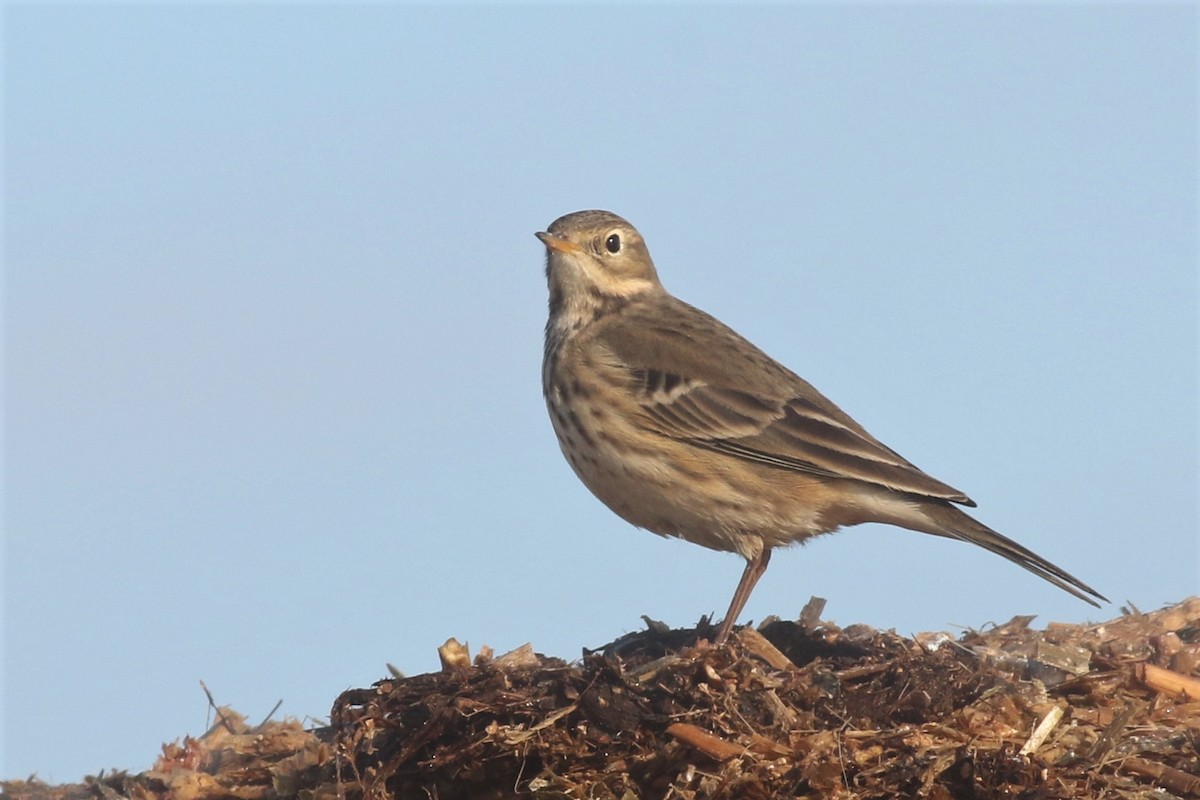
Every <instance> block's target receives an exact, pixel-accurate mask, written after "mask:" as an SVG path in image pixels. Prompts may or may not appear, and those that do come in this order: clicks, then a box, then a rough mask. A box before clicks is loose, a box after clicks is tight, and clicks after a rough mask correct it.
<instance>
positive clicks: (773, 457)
mask: <svg viewBox="0 0 1200 800" xmlns="http://www.w3.org/2000/svg"><path fill="white" fill-rule="evenodd" d="M537 237H538V238H539V239H541V240H542V242H543V243H544V244H545V245H546V280H547V282H548V283H549V286H550V318H549V321H548V322H547V323H546V349H545V355H544V359H543V362H542V391H543V393H544V394H545V397H546V406H547V408H548V409H549V411H550V419H551V421H552V422H553V424H554V432H555V434H557V436H558V443H559V445H560V446H561V447H562V451H563V454H564V455H565V456H566V457H567V461H569V462H570V464H571V466H572V467H573V468H574V470H575V474H576V475H578V476H579V479H580V480H582V481H583V483H584V485H586V486H587V487H588V489H590V490H591V491H592V493H593V494H595V495H596V497H598V498H600V500H601V501H603V502H604V504H605V505H607V506H608V507H609V508H611V509H612V510H613V511H615V512H616V513H617V514H619V515H620V516H621V517H623V518H624V519H625V520H627V521H628V522H631V523H633V524H634V525H636V526H638V527H640V528H646V529H647V530H650V531H653V532H654V533H657V534H660V535H662V536H678V537H680V538H683V539H686V540H688V541H689V542H695V543H696V544H700V545H703V546H705V547H709V548H712V549H714V550H726V551H730V552H734V553H738V554H740V555H741V556H742V557H743V558H745V559H746V569H745V571H744V572H743V573H742V579H741V581H740V582H739V583H738V586H737V591H736V592H734V595H733V601H732V602H731V603H730V604H729V612H728V613H727V614H726V615H725V619H724V620H723V621H722V623H721V627H720V629H719V631H718V633H717V637H716V643H717V644H720V643H722V642H724V641H725V639H726V637H727V636H728V635H729V632H730V630H731V629H732V627H733V624H734V622H735V621H736V619H737V617H738V615H739V614H740V613H741V611H742V607H743V606H744V605H745V604H746V600H747V599H748V598H749V597H750V592H751V591H752V590H753V589H754V585H755V583H757V582H758V579H759V578H760V577H761V576H762V574H763V572H765V571H766V568H767V562H768V561H769V560H770V558H771V550H772V548H775V547H780V546H783V545H789V544H794V543H796V542H803V541H805V540H807V539H810V538H812V537H814V536H818V535H820V534H822V533H830V532H832V531H836V530H837V529H839V528H841V527H844V526H847V525H858V524H859V523H863V522H886V523H889V524H891V525H899V526H900V527H902V528H908V529H910V530H914V531H920V532H921V533H930V534H933V535H935V536H945V537H947V538H950V539H961V540H962V541H964V542H972V543H974V544H977V545H979V546H980V547H983V548H985V549H987V550H990V551H991V552H993V553H996V554H998V555H1001V556H1004V557H1005V558H1007V559H1008V560H1010V561H1012V562H1014V563H1016V564H1019V565H1021V566H1022V567H1024V568H1025V569H1027V570H1029V571H1030V572H1032V573H1034V574H1035V575H1038V576H1040V577H1042V578H1044V579H1046V580H1047V581H1049V582H1050V583H1053V584H1054V585H1055V586H1058V587H1060V588H1062V589H1064V590H1066V591H1068V592H1070V593H1071V594H1073V595H1075V596H1076V597H1078V598H1080V599H1082V600H1084V601H1086V602H1088V603H1091V604H1092V605H1094V606H1097V607H1099V606H1098V605H1097V603H1096V602H1095V601H1094V600H1092V599H1091V598H1090V597H1088V595H1091V597H1095V598H1098V599H1101V600H1107V598H1105V597H1104V596H1103V595H1101V594H1100V593H1099V592H1097V591H1096V590H1095V589H1093V588H1092V587H1090V586H1088V585H1087V584H1086V583H1083V582H1082V581H1080V580H1078V579H1077V578H1075V577H1074V576H1072V575H1070V574H1068V573H1067V572H1065V571H1064V570H1062V569H1060V568H1059V567H1056V566H1055V565H1054V564H1051V563H1050V562H1049V561H1047V560H1046V559H1044V558H1042V557H1041V556H1039V555H1037V554H1036V553H1034V552H1032V551H1031V550H1028V549H1026V548H1025V547H1022V546H1021V545H1019V544H1017V543H1016V542H1014V541H1013V540H1011V539H1009V538H1007V537H1005V536H1002V535H1001V534H999V533H997V532H996V531H994V530H992V529H991V528H988V527H987V526H986V525H983V524H982V523H980V522H978V521H976V520H975V519H973V518H972V517H970V516H968V515H967V514H965V513H963V512H962V511H960V510H959V509H958V507H957V506H956V505H955V504H959V505H964V506H974V505H975V503H974V502H973V501H972V500H971V499H970V498H969V497H967V496H966V495H965V494H963V493H962V492H960V491H959V490H957V489H955V488H953V487H951V486H949V485H947V484H945V483H942V482H941V481H939V480H937V479H935V478H932V477H930V476H929V475H926V474H925V473H924V472H922V471H921V470H919V469H917V468H916V467H915V466H913V465H912V464H910V463H909V462H908V461H906V460H904V459H903V458H901V457H900V456H899V455H898V454H897V453H896V452H895V451H893V450H891V449H890V448H889V447H887V446H886V445H884V444H883V443H882V442H880V441H879V440H878V439H876V438H875V437H874V436H872V435H871V434H869V433H867V431H866V430H865V429H864V428H863V427H862V426H861V425H859V424H858V423H857V422H855V421H854V420H853V419H851V418H850V416H849V415H847V414H846V413H845V412H844V411H842V410H841V409H840V408H838V407H837V406H836V405H834V404H833V403H832V402H830V401H829V400H828V399H826V398H825V396H824V395H822V394H821V393H820V392H818V391H817V390H816V389H814V388H813V387H812V386H811V385H810V384H809V383H808V382H807V381H805V380H804V379H803V378H801V377H800V376H798V375H796V374H795V373H793V372H791V371H790V370H788V369H787V368H786V367H784V366H782V365H781V364H779V363H778V362H776V361H775V360H773V359H772V358H770V357H769V356H768V355H767V354H766V353H764V352H763V351H761V350H759V349H758V348H757V347H755V346H754V345H752V344H751V343H750V342H748V341H746V340H745V339H743V338H742V337H741V336H740V335H738V334H737V333H736V332H734V331H733V330H732V329H730V328H729V327H727V326H726V325H724V324H722V323H721V322H720V321H718V320H717V319H715V318H714V317H711V316H709V315H708V314H706V313H704V312H703V311H700V310H699V309H696V308H693V307H692V306H690V305H688V304H687V303H684V302H683V301H681V300H678V299H676V298H675V297H673V296H672V295H670V294H668V293H667V291H666V289H664V288H663V285H662V283H660V282H659V279H658V273H657V272H656V271H655V269H654V262H652V261H651V260H650V253H649V251H648V250H647V249H646V243H645V242H644V241H643V240H642V237H641V234H639V233H638V232H637V230H636V229H635V228H634V227H633V226H632V225H630V224H629V223H628V222H626V221H625V220H623V219H621V218H620V217H618V216H617V215H616V214H612V213H610V212H608V211H579V212H576V213H574V214H567V215H566V216H564V217H560V218H558V219H557V220H555V221H554V223H553V224H551V225H550V228H549V230H547V231H544V232H542V233H538V234H537Z"/></svg>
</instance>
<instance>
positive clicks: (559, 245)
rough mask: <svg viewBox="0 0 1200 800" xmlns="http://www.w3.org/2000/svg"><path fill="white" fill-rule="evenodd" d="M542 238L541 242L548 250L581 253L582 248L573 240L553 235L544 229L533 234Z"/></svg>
mask: <svg viewBox="0 0 1200 800" xmlns="http://www.w3.org/2000/svg"><path fill="white" fill-rule="evenodd" d="M534 236H536V237H537V238H539V239H541V240H542V244H544V245H546V248H547V249H548V250H557V251H558V252H560V253H582V252H583V250H582V249H581V248H580V247H579V245H577V244H575V243H574V242H568V241H567V240H566V239H564V238H562V237H561V236H555V235H554V234H553V233H547V232H546V231H538V232H537V233H535V234H534Z"/></svg>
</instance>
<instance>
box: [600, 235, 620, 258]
mask: <svg viewBox="0 0 1200 800" xmlns="http://www.w3.org/2000/svg"><path fill="white" fill-rule="evenodd" d="M604 248H605V249H606V250H608V252H610V253H612V254H613V255H616V254H617V253H619V252H621V237H620V236H618V235H617V234H615V233H610V234H609V235H608V238H607V239H605V240H604Z"/></svg>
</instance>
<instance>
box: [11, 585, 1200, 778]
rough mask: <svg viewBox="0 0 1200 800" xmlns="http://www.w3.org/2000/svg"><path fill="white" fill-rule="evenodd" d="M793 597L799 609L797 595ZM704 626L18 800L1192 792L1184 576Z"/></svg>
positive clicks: (449, 662) (244, 730)
mask: <svg viewBox="0 0 1200 800" xmlns="http://www.w3.org/2000/svg"><path fill="white" fill-rule="evenodd" d="M814 611H815V613H814ZM819 613H820V609H819V606H812V607H810V608H809V609H808V610H807V613H806V614H805V615H803V616H802V619H801V621H799V622H783V621H769V622H767V623H765V624H764V625H762V626H760V627H759V629H758V630H757V631H756V630H752V629H744V630H741V631H739V632H738V633H737V634H736V635H735V636H734V637H732V639H731V642H730V644H729V646H727V647H721V648H715V647H711V646H708V645H707V642H706V639H707V638H708V637H710V636H711V635H712V629H711V628H710V627H709V626H708V623H707V621H701V623H700V625H698V626H697V628H695V629H690V630H669V629H666V628H665V627H664V626H662V625H659V624H657V623H653V622H650V623H649V624H648V627H647V630H645V631H643V632H639V633H635V634H630V635H629V636H626V637H624V638H622V639H620V640H618V641H616V642H614V643H613V644H611V645H609V646H608V647H606V648H604V649H603V650H602V651H598V652H593V653H588V654H586V655H585V656H584V657H583V659H582V660H581V661H579V662H576V663H567V662H564V661H561V660H559V659H556V658H546V657H543V656H540V655H536V654H534V653H533V651H532V649H531V648H529V647H528V646H527V647H525V648H522V649H520V650H517V651H514V652H513V653H510V654H507V655H505V656H502V657H499V658H492V657H491V655H490V653H487V652H485V653H483V654H481V655H480V656H478V657H476V659H475V660H474V662H472V661H471V660H470V658H469V657H468V655H467V653H466V651H465V648H461V647H458V646H456V644H455V643H453V642H450V643H447V646H446V647H444V648H443V649H442V656H443V664H444V668H443V670H442V671H441V672H437V673H430V674H427V675H417V676H414V677H408V678H404V677H392V678H388V679H386V680H383V681H380V682H379V683H377V684H375V685H374V686H372V687H371V688H367V689H356V690H351V691H348V692H345V693H344V694H343V695H342V696H341V697H339V698H338V699H337V701H336V703H335V704H334V706H333V711H332V715H331V719H330V724H329V725H328V726H325V727H321V728H317V729H312V730H306V729H304V728H303V727H302V726H301V725H300V724H299V723H297V722H294V721H286V722H267V723H265V724H263V725H260V726H257V727H249V726H247V725H246V723H245V721H244V720H243V719H242V718H241V717H240V716H238V715H236V714H234V713H233V712H231V711H229V710H226V709H221V710H219V715H218V722H217V724H215V725H214V726H213V728H212V729H211V730H210V731H209V732H208V733H206V734H205V735H204V736H202V737H200V738H198V739H192V738H186V739H184V740H183V741H182V742H179V743H175V744H170V745H166V746H164V748H163V755H162V757H160V758H159V759H158V762H157V763H156V764H155V766H154V768H153V769H152V770H150V771H148V772H145V773H142V774H138V775H130V774H126V773H118V774H111V775H107V776H101V777H98V778H90V779H88V780H87V781H85V782H84V783H82V784H76V785H69V786H48V785H45V784H42V783H38V782H36V781H35V782H23V781H10V782H8V783H6V784H4V792H5V796H7V797H12V798H14V799H15V798H20V799H21V800H76V799H77V798H95V799H96V800H118V799H119V798H132V799H133V800H217V799H218V798H222V799H224V798H231V799H233V798H236V799H237V800H274V798H301V799H302V800H326V799H328V800H334V798H349V800H385V799H390V798H420V800H427V799H428V798H435V799H436V800H454V799H456V798H501V797H512V796H531V797H539V798H612V800H632V799H633V798H681V800H691V799H693V798H694V799H696V800H699V799H700V798H739V799H740V798H776V797H830V798H891V797H928V798H934V799H938V798H988V797H1006V798H1035V797H1036V798H1076V797H1110V798H1132V797H1151V796H1154V797H1169V796H1178V797H1200V753H1198V749H1197V741H1198V739H1200V677H1198V676H1200V598H1190V599H1188V600H1186V601H1184V602H1182V603H1179V604H1178V605H1175V606H1173V607H1170V608H1166V609H1163V610H1161V611H1156V612H1152V613H1147V614H1143V613H1128V614H1125V615H1123V616H1121V617H1119V618H1117V619H1115V620H1112V621H1110V622H1106V623H1101V624H1093V625H1063V624H1051V625H1050V626H1049V627H1048V628H1047V629H1046V630H1043V631H1037V630H1033V629H1032V628H1031V627H1030V625H1029V622H1030V620H1029V619H1028V618H1017V619H1014V620H1012V621H1010V622H1008V623H1007V624H1005V625H1001V626H999V627H996V628H993V629H990V630H987V631H972V632H969V633H967V634H965V635H963V636H960V637H958V638H954V637H952V636H949V635H947V634H929V635H918V636H917V637H914V638H912V639H909V638H905V637H901V636H897V635H896V634H894V633H891V632H881V631H877V630H873V629H870V628H867V627H865V626H861V625H853V626H850V627H847V628H839V627H837V626H835V625H832V624H828V623H821V622H820V621H819V620H818V619H817V617H818V616H819Z"/></svg>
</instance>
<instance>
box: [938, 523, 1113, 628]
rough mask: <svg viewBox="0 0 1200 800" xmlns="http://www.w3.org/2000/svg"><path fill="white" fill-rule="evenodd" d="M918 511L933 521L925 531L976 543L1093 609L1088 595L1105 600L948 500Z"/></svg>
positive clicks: (1060, 569)
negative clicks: (1088, 604)
mask: <svg viewBox="0 0 1200 800" xmlns="http://www.w3.org/2000/svg"><path fill="white" fill-rule="evenodd" d="M921 510H922V511H923V512H925V517H926V518H927V519H929V521H930V522H932V523H933V526H932V527H929V528H924V527H923V528H922V530H923V531H924V532H925V533H932V534H934V535H936V536H945V537H947V538H950V539H959V540H961V541H964V542H970V543H971V544H977V545H979V546H980V547H982V548H983V549H984V550H988V551H990V552H993V553H995V554H996V555H998V556H1003V557H1004V558H1007V559H1008V560H1009V561H1011V562H1013V563H1014V564H1017V565H1019V566H1022V567H1024V568H1025V569H1027V570H1029V571H1030V572H1032V573H1033V574H1034V575H1037V576H1038V577H1039V578H1042V579H1043V580H1046V581H1049V582H1050V583H1053V584H1054V585H1055V586H1057V587H1058V588H1060V589H1062V590H1063V591H1066V592H1070V593H1071V594H1073V595H1075V596H1076V597H1078V598H1079V599H1080V600H1082V601H1084V602H1085V603H1090V604H1091V605H1093V606H1095V607H1096V608H1099V607H1100V604H1099V603H1097V602H1096V600H1093V599H1092V598H1096V599H1097V600H1103V601H1104V602H1106V603H1107V602H1109V599H1108V598H1107V597H1105V596H1104V595H1102V594H1100V593H1099V592H1097V591H1096V590H1095V589H1093V588H1092V587H1091V586H1088V585H1087V584H1086V583H1084V582H1083V581H1081V580H1079V579H1078V578H1076V577H1075V576H1074V575H1072V574H1071V573H1069V572H1067V571H1066V570H1065V569H1063V568H1062V567H1059V566H1057V565H1055V564H1052V563H1050V562H1049V561H1047V560H1046V559H1044V558H1042V557H1041V556H1039V555H1038V554H1037V553H1035V552H1033V551H1032V550H1030V549H1029V548H1027V547H1025V546H1023V545H1020V544H1017V543H1016V542H1014V541H1013V540H1012V539H1009V538H1008V537H1007V536H1004V535H1003V534H1000V533H997V532H996V531H994V530H992V529H991V528H989V527H988V526H986V525H984V524H983V523H982V522H980V521H979V520H977V519H975V518H974V517H972V516H970V515H969V514H967V513H965V512H963V511H960V510H959V509H957V508H955V507H954V506H952V505H950V504H949V503H947V504H945V505H943V504H940V503H937V504H934V503H930V504H928V505H923V506H922V508H921ZM1089 595H1090V596H1089Z"/></svg>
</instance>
